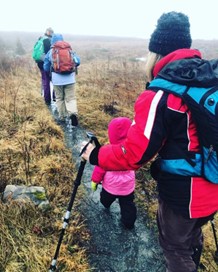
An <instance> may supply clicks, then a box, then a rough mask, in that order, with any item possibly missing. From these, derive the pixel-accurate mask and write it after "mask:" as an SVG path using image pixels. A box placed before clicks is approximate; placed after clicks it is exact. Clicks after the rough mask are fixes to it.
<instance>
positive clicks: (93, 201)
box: [51, 108, 165, 272]
mask: <svg viewBox="0 0 218 272" xmlns="http://www.w3.org/2000/svg"><path fill="white" fill-rule="evenodd" d="M55 112H56V111H55V109H54V108H53V109H52V110H51V113H52V114H53V116H54V118H56V117H55V114H56V113H55ZM62 128H63V130H64V133H65V142H66V145H67V147H68V148H69V149H71V150H72V157H73V161H74V162H75V163H76V166H77V168H78V166H79V164H80V158H79V152H80V147H81V143H82V141H84V140H88V139H87V137H86V131H85V130H84V129H83V128H81V127H80V126H78V127H77V128H74V129H71V128H70V127H69V126H68V125H67V124H64V125H62ZM92 169H93V166H91V165H90V164H89V163H87V164H86V166H85V170H84V173H83V177H82V184H81V185H80V186H84V187H85V191H86V196H85V198H84V199H83V201H82V204H81V206H80V207H79V209H80V212H81V213H82V214H83V215H84V216H85V218H86V225H87V226H88V229H89V231H90V234H91V241H90V243H89V245H87V248H86V250H87V252H88V254H89V261H90V265H91V267H92V271H93V272H164V271H165V265H164V261H163V256H162V253H161V250H160V247H159V245H158V241H157V237H156V236H155V234H154V231H152V230H150V229H149V228H147V227H146V214H145V213H142V212H140V211H138V215H137V220H136V222H135V227H134V229H133V230H126V229H124V228H123V227H122V226H121V224H120V210H119V205H118V202H115V203H113V204H112V205H111V207H110V210H109V211H108V210H106V209H105V208H104V207H103V206H102V205H101V203H100V202H99V193H100V191H101V186H100V185H99V186H98V189H97V191H96V192H94V193H93V192H92V191H91V188H90V177H91V173H92Z"/></svg>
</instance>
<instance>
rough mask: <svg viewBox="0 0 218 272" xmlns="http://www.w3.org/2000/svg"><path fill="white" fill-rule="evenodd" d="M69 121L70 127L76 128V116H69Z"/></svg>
mask: <svg viewBox="0 0 218 272" xmlns="http://www.w3.org/2000/svg"><path fill="white" fill-rule="evenodd" d="M70 120H71V125H72V126H73V127H76V126H78V118H77V116H76V114H74V113H73V114H71V115H70Z"/></svg>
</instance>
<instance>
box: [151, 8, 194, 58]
mask: <svg viewBox="0 0 218 272" xmlns="http://www.w3.org/2000/svg"><path fill="white" fill-rule="evenodd" d="M191 43H192V39H191V35H190V23H189V18H188V16H186V15H185V14H183V13H181V12H175V11H171V12H168V13H163V14H162V15H161V17H160V18H159V19H158V21H157V26H156V29H155V30H154V32H153V33H152V35H151V38H150V42H149V47H148V48H149V51H151V52H154V53H157V54H160V55H162V56H166V55H167V54H169V53H171V52H173V51H175V50H177V49H182V48H190V47H191Z"/></svg>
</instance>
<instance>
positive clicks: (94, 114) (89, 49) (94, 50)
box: [0, 40, 218, 272]
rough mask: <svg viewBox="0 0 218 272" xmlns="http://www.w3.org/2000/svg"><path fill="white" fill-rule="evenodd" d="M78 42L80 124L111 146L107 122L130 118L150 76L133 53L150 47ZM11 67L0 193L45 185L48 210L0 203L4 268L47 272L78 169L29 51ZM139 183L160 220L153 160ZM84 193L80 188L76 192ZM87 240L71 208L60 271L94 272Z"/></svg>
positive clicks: (4, 92)
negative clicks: (84, 243)
mask: <svg viewBox="0 0 218 272" xmlns="http://www.w3.org/2000/svg"><path fill="white" fill-rule="evenodd" d="M204 46H205V44H204V43H202V42H201V47H202V48H204ZM206 46H207V44H206ZM77 47H78V50H77V53H78V54H79V55H80V56H81V59H82V64H81V67H80V68H79V74H78V77H77V97H78V108H79V120H80V124H81V125H82V126H83V127H84V128H86V129H88V130H92V131H93V132H95V134H96V135H97V137H98V139H99V141H100V142H101V143H106V142H107V124H108V122H109V121H110V120H111V119H112V118H113V117H114V116H128V117H130V118H133V107H134V102H135V100H136V99H137V96H138V94H139V93H140V92H141V91H142V90H143V89H144V81H145V80H144V67H143V62H138V61H136V60H135V57H144V56H145V54H146V49H145V48H146V44H144V41H143V42H142V41H140V40H139V41H136V42H133V41H129V43H128V42H126V41H122V40H121V41H118V40H117V41H115V42H113V41H109V42H107V41H104V40H102V41H100V42H99V41H96V42H95V41H93V40H92V41H90V42H89V43H87V41H84V40H82V41H80V42H79V41H78V43H77ZM196 47H197V46H196ZM204 51H205V52H207V47H206V49H205V50H204ZM210 56H213V53H212V52H211V51H210ZM9 67H11V69H8V71H7V72H5V71H4V69H0V74H1V78H2V80H1V82H0V131H1V133H0V162H1V167H0V190H1V192H2V191H3V190H4V188H5V186H6V185H7V184H18V185H19V184H25V185H40V186H43V187H45V189H46V192H47V196H48V199H49V201H50V205H51V208H50V209H49V210H47V211H41V210H39V209H38V208H37V207H34V206H32V205H22V204H19V203H16V202H13V201H12V202H10V203H1V202H0V206H1V207H0V217H1V218H0V247H1V248H0V271H5V272H14V271H17V272H24V271H31V272H33V271H34V272H43V271H47V270H48V268H49V266H50V262H51V258H53V254H54V251H55V248H56V244H57V241H58V237H59V230H60V229H61V227H62V216H63V214H64V213H65V209H66V205H67V203H68V200H69V198H70V193H71V190H72V183H73V181H74V179H75V175H76V169H75V165H74V164H73V163H72V157H71V156H72V154H71V152H70V151H69V150H68V149H67V148H66V147H65V145H64V135H63V131H62V130H61V129H60V127H58V126H57V125H56V124H55V123H54V121H53V118H52V116H51V115H50V113H49V111H48V110H47V108H46V106H45V105H44V103H43V99H42V97H41V96H40V80H39V78H40V76H39V73H38V69H37V67H36V66H35V65H34V63H33V62H32V60H31V58H30V54H27V56H25V57H24V58H23V59H22V63H21V62H20V61H19V62H18V63H13V64H9ZM137 181H138V182H137V189H136V201H137V205H138V206H139V207H140V208H141V209H143V210H144V211H145V212H146V213H147V214H148V224H149V225H155V212H156V207H157V201H156V183H155V182H154V181H153V180H152V178H151V177H150V174H149V165H147V166H144V167H143V169H140V170H139V171H137ZM82 193H83V190H82V186H81V187H80V190H79V191H78V194H82ZM79 199H80V197H78V198H77V199H76V202H75V206H76V205H78V204H79V203H78V201H79ZM75 210H76V209H75ZM217 221H218V220H217V217H216V225H217V226H218V222H217ZM204 235H205V248H204V252H203V256H202V263H203V264H204V266H205V267H206V268H205V270H204V271H209V272H215V271H217V265H216V264H215V262H214V259H213V253H214V250H215V245H214V239H213V234H212V231H211V227H210V225H209V224H208V225H207V226H205V227H204ZM83 240H84V241H88V240H89V233H88V231H87V229H86V225H85V218H82V217H81V215H80V214H77V213H76V212H74V215H73V217H72V219H71V221H70V225H69V227H68V229H67V232H66V234H65V238H64V242H63V244H62V247H61V251H60V256H59V258H58V265H59V270H60V271H66V272H68V271H69V272H71V271H78V272H83V271H86V272H88V271H91V268H90V267H89V265H88V261H87V255H86V254H87V253H86V252H85V251H84V249H83V247H82V244H81V241H83Z"/></svg>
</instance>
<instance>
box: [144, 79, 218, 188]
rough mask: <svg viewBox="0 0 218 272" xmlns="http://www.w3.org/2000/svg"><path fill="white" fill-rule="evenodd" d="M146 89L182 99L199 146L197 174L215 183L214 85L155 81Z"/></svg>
mask: <svg viewBox="0 0 218 272" xmlns="http://www.w3.org/2000/svg"><path fill="white" fill-rule="evenodd" d="M169 86H170V89H168V88H169ZM149 89H151V90H152V89H153V90H155V91H157V90H163V91H164V92H167V93H172V94H174V95H177V96H179V97H181V98H182V99H183V101H184V103H185V104H186V105H187V106H188V108H189V109H190V111H191V113H192V116H193V120H194V122H195V124H196V127H197V132H198V137H199V141H200V145H201V164H200V166H201V168H200V169H201V173H199V175H201V176H203V177H204V178H206V179H207V180H208V181H210V182H212V183H215V184H218V156H217V154H218V85H217V86H214V87H208V88H204V87H203V88H202V87H190V86H189V87H187V86H184V85H181V84H176V83H170V85H169V81H167V80H165V79H162V78H157V79H154V80H153V81H151V83H150V85H149Z"/></svg>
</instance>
